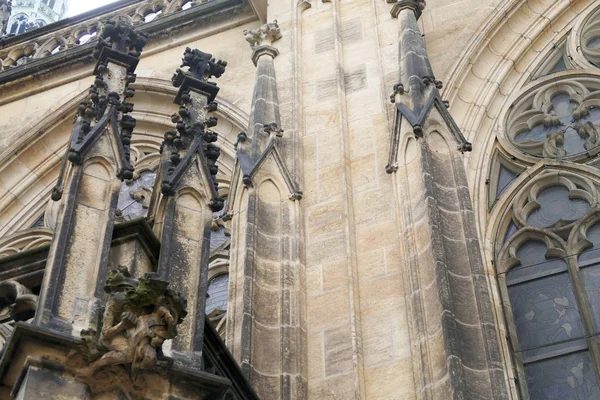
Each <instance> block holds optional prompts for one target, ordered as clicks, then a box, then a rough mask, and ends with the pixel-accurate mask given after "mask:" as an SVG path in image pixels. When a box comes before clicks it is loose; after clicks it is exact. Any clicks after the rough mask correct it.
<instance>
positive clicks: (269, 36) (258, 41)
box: [244, 20, 282, 49]
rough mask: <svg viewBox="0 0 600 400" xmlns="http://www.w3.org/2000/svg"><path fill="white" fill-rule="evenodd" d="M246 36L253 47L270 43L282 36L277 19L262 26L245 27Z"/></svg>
mask: <svg viewBox="0 0 600 400" xmlns="http://www.w3.org/2000/svg"><path fill="white" fill-rule="evenodd" d="M244 36H245V37H246V41H247V42H248V43H250V47H252V49H256V48H257V47H259V46H263V45H270V44H272V43H273V42H275V41H277V40H279V39H281V37H282V35H281V30H280V29H279V24H278V23H277V20H274V21H273V22H270V23H268V24H264V25H262V26H261V27H260V28H256V29H245V30H244Z"/></svg>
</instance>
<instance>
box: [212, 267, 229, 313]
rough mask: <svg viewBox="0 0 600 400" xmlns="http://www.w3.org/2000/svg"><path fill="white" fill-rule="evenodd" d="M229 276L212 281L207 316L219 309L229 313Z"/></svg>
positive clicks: (219, 276)
mask: <svg viewBox="0 0 600 400" xmlns="http://www.w3.org/2000/svg"><path fill="white" fill-rule="evenodd" d="M228 285H229V275H227V274H224V275H218V276H216V277H214V278H213V279H211V280H210V283H209V284H208V294H207V298H206V314H210V313H211V312H213V311H214V310H216V309H217V308H218V309H220V310H222V311H227V287H228Z"/></svg>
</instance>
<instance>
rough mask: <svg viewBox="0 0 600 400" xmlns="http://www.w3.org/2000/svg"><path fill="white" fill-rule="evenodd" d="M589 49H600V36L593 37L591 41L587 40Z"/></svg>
mask: <svg viewBox="0 0 600 400" xmlns="http://www.w3.org/2000/svg"><path fill="white" fill-rule="evenodd" d="M587 48H588V49H600V36H596V37H595V38H592V39H591V40H590V41H589V42H587Z"/></svg>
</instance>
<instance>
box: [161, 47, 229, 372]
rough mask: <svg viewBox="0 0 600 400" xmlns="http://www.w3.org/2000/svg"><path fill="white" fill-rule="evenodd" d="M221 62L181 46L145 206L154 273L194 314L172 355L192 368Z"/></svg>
mask: <svg viewBox="0 0 600 400" xmlns="http://www.w3.org/2000/svg"><path fill="white" fill-rule="evenodd" d="M226 66H227V63H226V62H224V61H221V60H218V61H217V60H215V59H214V58H213V57H212V55H211V54H208V53H204V52H202V51H200V50H197V49H194V50H192V49H190V48H187V49H186V50H185V54H184V56H183V63H182V68H185V70H184V69H178V70H177V72H176V73H175V75H174V76H173V79H172V81H173V84H174V85H175V86H176V87H178V88H179V91H178V94H177V96H176V98H175V103H176V104H179V112H178V113H177V114H175V115H174V116H173V122H175V123H176V130H170V131H168V132H166V133H165V138H164V141H163V144H162V149H161V153H162V154H161V160H162V161H161V165H160V167H159V171H158V176H157V185H156V186H155V188H154V193H153V197H152V204H151V205H150V210H151V211H150V212H151V214H152V215H154V219H155V225H154V231H155V232H156V233H157V235H158V236H159V237H160V239H161V243H162V245H161V251H160V257H159V261H158V269H157V271H158V274H159V275H160V276H161V277H162V278H163V279H169V280H170V281H171V282H172V285H173V288H174V289H175V290H177V291H178V292H180V293H181V294H182V296H183V297H184V298H185V300H186V301H187V304H188V308H189V310H190V313H191V314H192V315H194V318H190V319H188V320H186V321H184V322H183V323H182V325H181V327H180V328H179V332H180V334H179V336H178V337H177V338H176V339H175V340H174V342H173V354H174V355H176V356H177V358H178V359H179V360H185V361H186V362H188V363H189V364H191V365H194V366H199V365H201V354H202V346H203V337H204V324H205V321H204V318H203V316H204V311H205V305H206V293H207V285H208V260H209V258H210V232H211V226H212V215H213V212H216V211H220V210H221V209H222V208H223V199H221V198H220V197H219V193H218V190H217V189H218V186H217V177H216V176H217V172H218V167H217V165H216V163H217V159H218V158H219V155H220V149H219V148H218V147H217V146H216V141H217V134H216V133H215V132H213V131H211V130H210V128H212V127H214V126H216V125H217V122H218V121H217V118H215V117H213V116H210V113H211V112H214V111H216V110H217V103H216V102H215V101H214V100H215V97H216V96H217V93H218V92H219V88H218V87H217V85H216V84H215V83H213V82H210V81H209V79H210V78H212V77H216V78H218V77H220V76H221V75H222V74H223V73H224V72H225V68H226ZM182 362H183V361H182Z"/></svg>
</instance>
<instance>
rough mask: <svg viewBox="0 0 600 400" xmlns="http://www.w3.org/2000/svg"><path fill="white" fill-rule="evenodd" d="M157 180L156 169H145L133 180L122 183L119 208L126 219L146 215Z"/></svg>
mask: <svg viewBox="0 0 600 400" xmlns="http://www.w3.org/2000/svg"><path fill="white" fill-rule="evenodd" d="M155 181H156V172H155V171H144V172H142V173H141V174H140V177H139V178H138V179H136V180H135V181H133V182H123V183H121V191H120V193H119V201H118V204H117V207H118V209H119V210H120V211H121V215H122V217H123V219H125V220H126V221H129V220H132V219H135V218H139V217H143V216H145V215H146V212H147V210H148V206H149V204H150V197H151V196H152V189H153V187H154V182H155Z"/></svg>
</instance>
